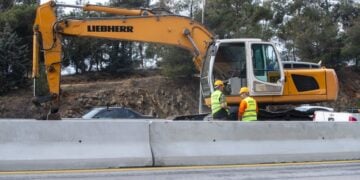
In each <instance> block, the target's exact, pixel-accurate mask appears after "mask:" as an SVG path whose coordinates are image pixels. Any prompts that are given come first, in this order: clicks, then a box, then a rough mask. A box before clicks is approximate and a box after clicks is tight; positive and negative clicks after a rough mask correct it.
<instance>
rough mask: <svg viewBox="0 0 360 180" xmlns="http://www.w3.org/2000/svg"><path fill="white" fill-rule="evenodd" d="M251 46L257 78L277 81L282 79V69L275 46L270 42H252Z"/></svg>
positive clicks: (265, 80) (272, 81)
mask: <svg viewBox="0 0 360 180" xmlns="http://www.w3.org/2000/svg"><path fill="white" fill-rule="evenodd" d="M251 48H252V52H253V70H254V75H255V77H256V79H258V80H260V81H263V82H269V83H276V82H277V81H278V80H279V79H280V69H279V63H278V59H277V56H276V53H275V52H276V51H275V49H274V47H273V46H272V45H269V44H252V46H251Z"/></svg>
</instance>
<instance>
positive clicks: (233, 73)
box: [213, 42, 247, 95]
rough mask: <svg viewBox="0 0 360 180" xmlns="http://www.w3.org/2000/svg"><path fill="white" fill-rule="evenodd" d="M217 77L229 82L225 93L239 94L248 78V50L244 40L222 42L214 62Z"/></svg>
mask: <svg viewBox="0 0 360 180" xmlns="http://www.w3.org/2000/svg"><path fill="white" fill-rule="evenodd" d="M213 74H214V76H215V79H221V80H224V81H225V82H227V83H226V84H227V86H226V87H225V90H226V92H225V94H230V95H237V94H238V93H239V90H240V88H241V87H243V86H247V80H246V50H245V43H244V42H231V43H221V44H220V45H219V48H218V50H217V52H216V56H215V62H214V72H213Z"/></svg>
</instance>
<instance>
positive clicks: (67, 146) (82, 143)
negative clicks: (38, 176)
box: [0, 120, 153, 171]
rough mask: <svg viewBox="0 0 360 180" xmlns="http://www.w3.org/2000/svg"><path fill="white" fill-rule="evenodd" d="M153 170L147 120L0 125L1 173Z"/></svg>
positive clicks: (4, 122) (31, 122)
mask: <svg viewBox="0 0 360 180" xmlns="http://www.w3.org/2000/svg"><path fill="white" fill-rule="evenodd" d="M152 165H153V161H152V154H151V149H150V145H149V122H148V121H139V120H138V121H131V120H129V121H125V120H121V121H119V120H63V121H36V120H0V171H14V170H51V169H88V168H110V167H136V166H139V167H144V166H152Z"/></svg>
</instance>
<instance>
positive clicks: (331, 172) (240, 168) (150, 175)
mask: <svg viewBox="0 0 360 180" xmlns="http://www.w3.org/2000/svg"><path fill="white" fill-rule="evenodd" d="M23 179H26V180H27V179H31V180H61V179H64V180H83V179H86V180H122V179H126V180H143V179H150V180H152V179H154V180H173V179H181V180H191V179H196V180H218V179H221V180H243V179H256V180H262V179H264V180H265V179H266V180H268V179H270V180H288V179H296V180H315V179H316V180H325V179H326V180H340V179H341V180H349V179H351V180H352V179H354V180H355V179H356V180H358V179H360V161H347V162H344V161H342V162H325V163H319V162H315V163H314V162H313V163H284V164H256V165H229V166H195V167H159V168H122V169H100V170H63V171H27V172H26V171H22V172H19V171H18V172H0V180H23Z"/></svg>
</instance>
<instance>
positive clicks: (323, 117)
mask: <svg viewBox="0 0 360 180" xmlns="http://www.w3.org/2000/svg"><path fill="white" fill-rule="evenodd" d="M313 121H317V122H356V121H360V113H348V112H326V111H315V112H314V117H313Z"/></svg>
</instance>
